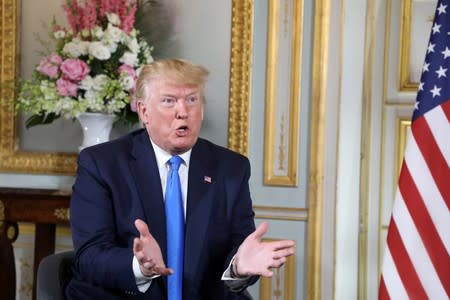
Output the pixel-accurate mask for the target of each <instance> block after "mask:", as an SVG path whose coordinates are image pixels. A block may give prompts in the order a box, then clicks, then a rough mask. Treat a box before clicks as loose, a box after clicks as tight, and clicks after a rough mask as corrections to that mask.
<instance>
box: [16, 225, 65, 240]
mask: <svg viewBox="0 0 450 300" xmlns="http://www.w3.org/2000/svg"><path fill="white" fill-rule="evenodd" d="M19 232H20V234H21V236H23V235H27V234H28V235H34V234H35V233H36V230H35V224H34V223H28V222H20V223H19ZM55 236H57V237H69V238H70V237H72V231H71V229H70V225H69V224H57V225H56V233H55Z"/></svg>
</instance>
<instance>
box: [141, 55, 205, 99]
mask: <svg viewBox="0 0 450 300" xmlns="http://www.w3.org/2000/svg"><path fill="white" fill-rule="evenodd" d="M208 74H209V71H208V70H207V69H206V68H205V67H203V66H201V65H197V64H194V63H192V62H190V61H187V60H184V59H160V60H156V61H154V62H152V63H150V64H148V65H146V66H144V67H143V68H142V70H141V73H140V74H139V77H138V79H137V82H136V93H135V99H136V100H138V101H144V100H146V99H147V98H148V97H149V96H150V94H149V93H150V92H149V85H150V83H151V82H152V81H154V80H158V79H165V80H168V81H170V82H171V83H174V84H177V85H178V84H179V85H203V84H205V82H206V79H207V77H208Z"/></svg>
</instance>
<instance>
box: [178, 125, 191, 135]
mask: <svg viewBox="0 0 450 300" xmlns="http://www.w3.org/2000/svg"><path fill="white" fill-rule="evenodd" d="M188 131H189V128H188V127H187V126H180V127H178V128H177V130H176V132H177V135H178V136H186V135H187V133H188Z"/></svg>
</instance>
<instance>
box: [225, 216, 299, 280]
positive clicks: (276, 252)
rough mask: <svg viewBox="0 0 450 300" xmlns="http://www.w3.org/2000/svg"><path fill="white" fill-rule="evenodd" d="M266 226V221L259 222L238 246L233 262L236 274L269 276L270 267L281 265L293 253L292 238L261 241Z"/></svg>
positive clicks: (270, 274)
mask: <svg viewBox="0 0 450 300" xmlns="http://www.w3.org/2000/svg"><path fill="white" fill-rule="evenodd" d="M267 228H268V224H267V222H263V223H261V225H259V226H258V228H257V229H256V230H255V231H254V232H253V233H252V234H250V235H249V236H248V237H247V238H246V239H245V240H244V241H243V242H242V244H241V245H240V246H239V249H238V251H237V253H236V256H235V258H234V262H233V265H234V271H235V273H236V275H238V276H253V275H261V276H266V277H271V276H272V275H273V272H272V271H271V270H270V268H279V267H281V266H282V265H283V264H284V263H285V262H286V258H287V257H288V256H291V255H293V254H294V253H295V242H294V241H292V240H282V241H275V242H262V241H261V240H262V238H263V236H264V234H265V233H266V232H267Z"/></svg>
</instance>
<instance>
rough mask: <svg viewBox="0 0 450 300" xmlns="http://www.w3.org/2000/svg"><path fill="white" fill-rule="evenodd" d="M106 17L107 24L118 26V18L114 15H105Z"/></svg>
mask: <svg viewBox="0 0 450 300" xmlns="http://www.w3.org/2000/svg"><path fill="white" fill-rule="evenodd" d="M106 17H107V18H108V22H109V23H110V24H112V25H116V26H119V25H120V18H119V16H118V15H117V14H115V13H106Z"/></svg>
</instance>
